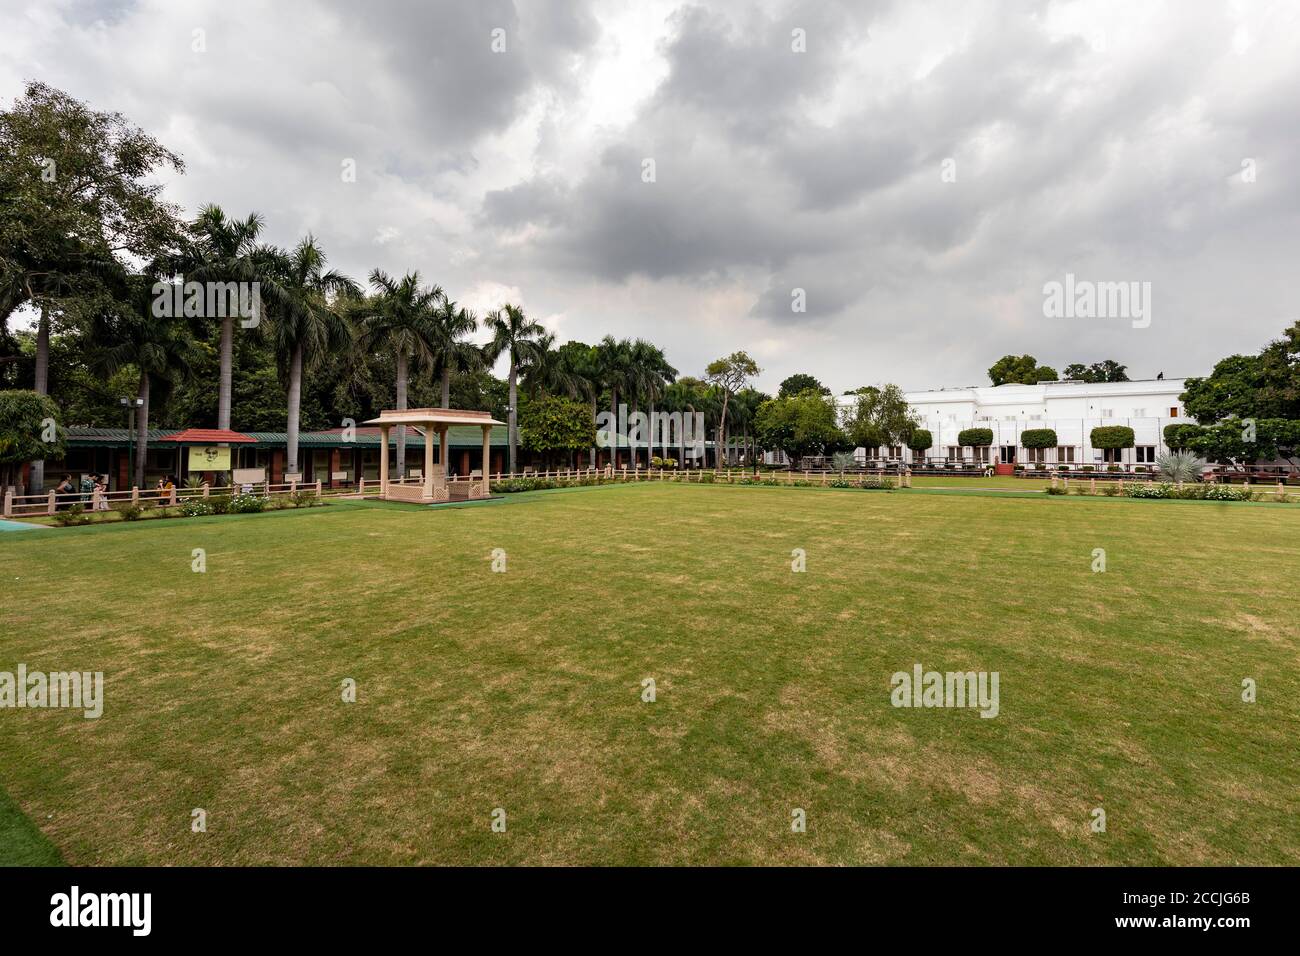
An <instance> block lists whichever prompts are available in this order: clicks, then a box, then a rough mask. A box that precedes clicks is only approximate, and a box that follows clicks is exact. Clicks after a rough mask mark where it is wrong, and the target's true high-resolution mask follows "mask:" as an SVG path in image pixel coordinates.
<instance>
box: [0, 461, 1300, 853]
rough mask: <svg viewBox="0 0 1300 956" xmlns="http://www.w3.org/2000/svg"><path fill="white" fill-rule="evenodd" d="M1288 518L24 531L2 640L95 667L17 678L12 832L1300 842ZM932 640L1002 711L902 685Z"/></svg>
mask: <svg viewBox="0 0 1300 956" xmlns="http://www.w3.org/2000/svg"><path fill="white" fill-rule="evenodd" d="M1298 544H1300V508H1297V507H1295V506H1293V505H1291V506H1285V505H1268V504H1253V505H1252V504H1218V503H1207V502H1143V501H1128V500H1122V499H1114V500H1112V499H1083V498H1049V497H1046V496H1041V497H1033V498H1029V497H1014V496H1007V495H995V494H992V493H990V494H988V495H986V496H978V495H971V494H957V495H948V494H944V493H942V492H935V491H929V492H906V491H904V492H892V493H886V492H864V491H838V490H829V489H828V490H800V489H776V488H762V487H757V488H747V487H723V486H683V485H640V486H632V487H627V486H623V487H601V488H591V489H579V490H571V491H558V492H542V493H534V494H529V495H518V496H513V497H512V498H510V499H508V500H506V501H502V502H499V503H495V504H487V505H478V506H472V507H464V508H456V509H436V510H430V509H414V508H410V509H408V508H399V507H383V506H366V505H362V504H353V505H348V504H338V505H335V506H332V507H329V508H324V509H315V510H311V511H306V510H304V511H292V512H277V513H272V514H266V515H259V516H247V517H220V518H206V519H185V520H167V521H154V522H140V523H138V524H115V525H106V526H103V527H93V528H80V529H68V530H43V531H31V532H19V533H14V534H6V535H3V536H0V597H2V600H0V670H5V671H13V670H15V669H16V668H17V665H18V664H19V663H20V662H21V663H25V664H26V665H27V667H28V669H29V670H45V671H52V670H68V669H77V670H90V671H95V670H101V671H103V672H104V674H105V684H106V692H105V696H106V703H105V708H104V714H103V716H102V717H101V718H100V719H98V720H86V719H84V718H83V717H82V716H81V714H80V712H71V711H60V710H44V711H33V710H22V711H18V710H0V789H2V790H3V791H4V792H5V794H7V798H4V797H0V862H49V861H51V859H58V858H60V857H61V858H62V859H63V860H65V861H67V862H68V863H73V864H337V863H342V864H416V863H420V864H523V863H533V864H705V863H709V864H817V863H820V864H1107V863H1131V864H1247V863H1250V864H1295V863H1300V759H1297V740H1300V707H1298V705H1297V701H1300V666H1298V665H1300V624H1298V623H1297V614H1296V600H1295V595H1296V584H1297V577H1298V574H1297V572H1300V548H1298ZM195 548H202V549H204V550H205V551H206V561H207V570H206V573H202V574H199V573H194V572H193V571H192V570H191V561H192V551H193V549H195ZM496 548H500V549H503V550H504V551H505V554H506V561H507V566H506V567H507V569H506V571H505V573H494V572H493V571H492V570H491V565H492V551H493V549H496ZM796 548H800V549H803V550H804V552H805V553H806V556H807V557H806V560H807V570H806V572H804V573H793V572H792V571H791V560H792V559H791V551H792V549H796ZM1096 548H1103V549H1105V552H1106V561H1107V567H1106V571H1105V572H1104V573H1094V572H1093V571H1092V570H1091V567H1092V564H1093V550H1094V549H1096ZM918 663H919V664H921V665H923V667H924V668H925V669H927V670H931V669H933V670H939V671H949V670H977V671H980V670H983V671H997V672H998V673H999V674H1000V713H999V715H998V716H997V717H996V718H994V719H982V718H981V717H980V716H979V714H978V712H977V711H975V710H970V709H967V710H961V709H904V708H895V707H893V706H891V704H890V676H891V674H893V673H894V672H896V671H910V670H911V669H912V667H913V665H914V664H918ZM346 678H351V679H354V680H355V681H356V683H357V701H356V703H351V704H349V703H345V702H343V700H342V699H341V696H342V695H341V691H340V688H341V684H342V682H343V681H344V680H345V679H346ZM646 678H653V679H654V681H655V683H656V700H655V701H654V702H653V703H647V702H644V701H643V700H642V692H643V691H642V682H643V680H644V679H646ZM1244 678H1252V679H1253V680H1255V681H1256V682H1257V686H1258V700H1257V702H1255V703H1253V704H1251V703H1245V702H1243V701H1242V699H1241V693H1242V680H1243V679H1244ZM1098 807H1100V808H1103V809H1104V810H1105V813H1106V831H1105V832H1104V833H1094V832H1091V830H1090V823H1091V822H1092V819H1093V817H1092V811H1093V809H1094V808H1098ZM195 808H203V809H204V810H206V812H207V832H206V833H194V832H191V811H192V810H194V809H195ZM495 808H503V809H504V810H505V813H506V823H507V826H506V832H504V833H495V832H493V830H492V827H491V824H492V814H493V810H494V809H495ZM795 808H801V809H803V810H804V811H805V812H806V816H807V832H805V833H795V832H792V830H791V821H792V811H793V810H794V809H795Z"/></svg>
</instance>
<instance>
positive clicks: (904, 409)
mask: <svg viewBox="0 0 1300 956" xmlns="http://www.w3.org/2000/svg"><path fill="white" fill-rule="evenodd" d="M855 394H856V396H857V397H856V399H855V401H854V403H853V407H852V408H851V409H849V410H848V411H847V412H846V413H845V415H844V431H845V432H846V433H847V435H848V437H849V441H851V442H853V444H854V447H857V448H878V447H880V446H881V445H896V444H906V443H907V439H908V438H909V437H910V436H911V434H912V432H913V431H914V430H915V429H916V427H917V426H918V425H919V424H920V419H919V418H918V417H917V415H916V413H915V412H914V411H912V409H911V406H909V405H908V404H907V398H906V397H905V396H904V395H903V390H902V389H901V388H899V387H898V386H897V385H894V384H892V383H891V384H886V385H880V386H876V385H868V386H866V387H865V388H860V389H858V391H857V392H856V393H855Z"/></svg>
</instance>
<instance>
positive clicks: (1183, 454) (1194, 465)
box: [1156, 451, 1202, 482]
mask: <svg viewBox="0 0 1300 956" xmlns="http://www.w3.org/2000/svg"><path fill="white" fill-rule="evenodd" d="M1201 467H1202V464H1201V460H1200V459H1199V458H1197V457H1196V455H1194V454H1193V453H1192V452H1190V451H1171V452H1168V453H1167V454H1164V455H1160V456H1159V457H1157V458H1156V469H1157V470H1158V471H1159V472H1160V477H1161V478H1163V479H1165V480H1166V481H1173V482H1184V481H1198V480H1200V477H1201Z"/></svg>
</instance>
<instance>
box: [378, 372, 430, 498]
mask: <svg viewBox="0 0 1300 956" xmlns="http://www.w3.org/2000/svg"><path fill="white" fill-rule="evenodd" d="M397 410H398V411H399V412H404V411H406V353H405V352H401V351H399V352H398V353H397ZM425 441H429V437H428V436H427V435H426V436H425ZM384 454H385V455H387V454H388V449H387V448H385V449H384ZM405 475H406V426H405V425H398V426H397V477H398V478H403V477H405Z"/></svg>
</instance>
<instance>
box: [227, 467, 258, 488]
mask: <svg viewBox="0 0 1300 956" xmlns="http://www.w3.org/2000/svg"><path fill="white" fill-rule="evenodd" d="M234 479H235V484H237V485H260V484H261V483H262V482H264V481H266V469H265V468H236V469H235V474H234Z"/></svg>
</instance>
